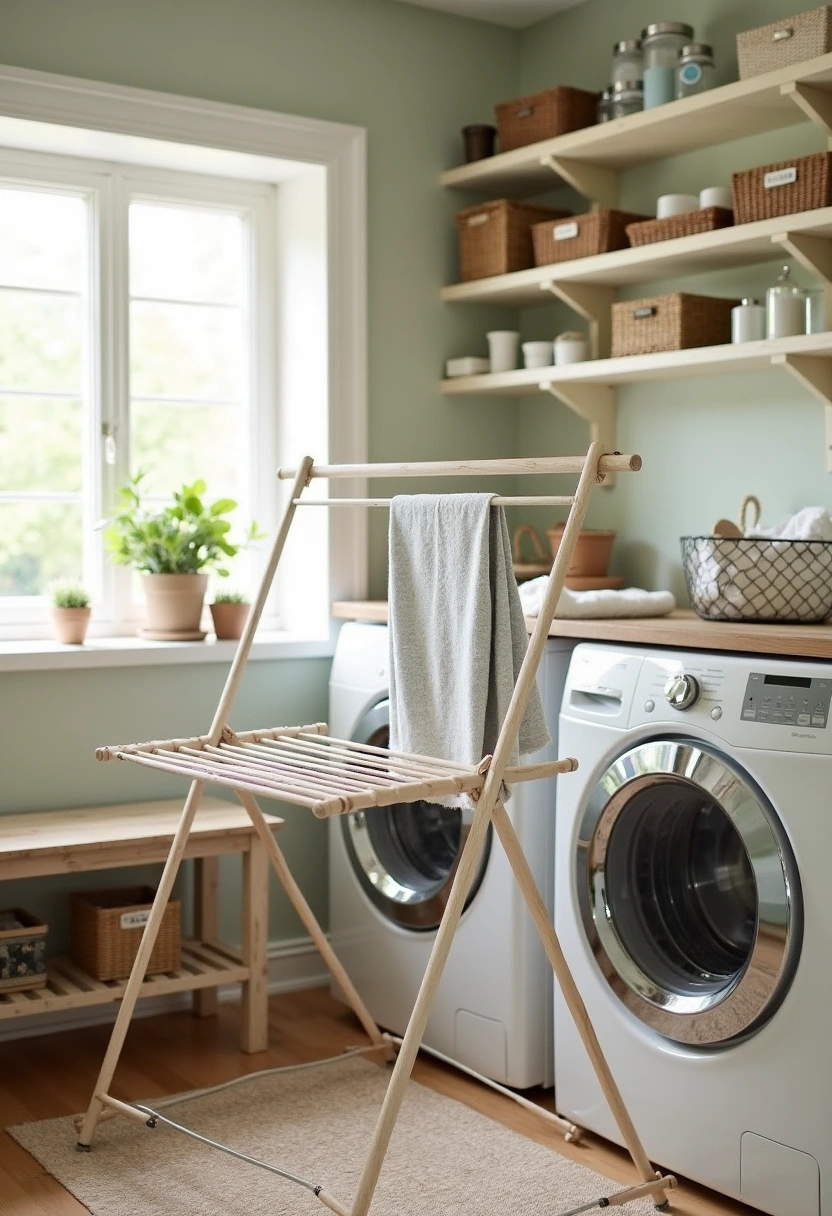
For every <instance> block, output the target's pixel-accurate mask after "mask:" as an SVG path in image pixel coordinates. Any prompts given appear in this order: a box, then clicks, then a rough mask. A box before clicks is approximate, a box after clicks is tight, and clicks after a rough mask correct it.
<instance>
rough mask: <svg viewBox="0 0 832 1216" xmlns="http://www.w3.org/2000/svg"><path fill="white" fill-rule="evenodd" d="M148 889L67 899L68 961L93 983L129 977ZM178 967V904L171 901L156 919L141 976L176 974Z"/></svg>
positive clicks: (92, 893) (149, 894) (147, 904)
mask: <svg viewBox="0 0 832 1216" xmlns="http://www.w3.org/2000/svg"><path fill="white" fill-rule="evenodd" d="M154 895H155V891H154V890H153V888H152V887H122V888H121V889H120V890H114V891H87V892H85V893H84V894H82V895H72V896H71V897H70V904H71V918H70V940H71V949H70V953H71V954H72V958H73V960H74V961H75V962H76V963H77V964H78V966H79V967H83V969H84V971H86V972H87V973H88V974H89V975H91V976H93V977H94V978H95V979H97V980H120V979H124V978H125V977H126V976H128V975H129V974H130V970H131V968H132V966H133V962H134V961H135V958H136V954H137V953H138V949H139V942H140V941H141V939H142V933H143V932H144V926H145V924H146V923H147V920H148V917H149V915H150V906H151V904H152V903H153V897H154ZM181 962H182V939H181V929H180V904H179V900H177V899H171V900H169V901H168V906H167V907H166V908H165V912H164V915H163V916H162V923H161V926H160V928H159V935H158V937H157V938H156V944H155V945H154V947H153V952H152V953H151V955H150V963H149V964H148V968H147V974H148V975H157V974H159V973H160V972H162V971H177V970H178V969H179V967H180V965H181Z"/></svg>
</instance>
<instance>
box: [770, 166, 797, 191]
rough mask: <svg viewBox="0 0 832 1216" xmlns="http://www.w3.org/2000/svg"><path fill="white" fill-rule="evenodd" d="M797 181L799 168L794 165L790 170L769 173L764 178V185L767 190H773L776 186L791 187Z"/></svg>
mask: <svg viewBox="0 0 832 1216" xmlns="http://www.w3.org/2000/svg"><path fill="white" fill-rule="evenodd" d="M796 181H797V168H796V166H795V165H792V167H791V168H790V169H775V170H774V171H773V172H772V173H767V174H766V175H765V177H764V178H763V185H764V187H765V188H766V190H771V189H772V188H773V187H774V186H789V185H791V183H792V182H796Z"/></svg>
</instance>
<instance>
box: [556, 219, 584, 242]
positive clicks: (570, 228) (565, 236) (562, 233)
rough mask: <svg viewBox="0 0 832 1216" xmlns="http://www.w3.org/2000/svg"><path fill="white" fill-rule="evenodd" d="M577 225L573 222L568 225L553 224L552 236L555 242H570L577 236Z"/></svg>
mask: <svg viewBox="0 0 832 1216" xmlns="http://www.w3.org/2000/svg"><path fill="white" fill-rule="evenodd" d="M578 231H579V229H578V225H577V223H576V222H575V220H572V221H571V223H569V224H555V226H554V228H553V230H552V235H553V236H554V238H555V240H556V241H571V240H572V237H573V236H577V235H578Z"/></svg>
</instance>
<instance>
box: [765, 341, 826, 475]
mask: <svg viewBox="0 0 832 1216" xmlns="http://www.w3.org/2000/svg"><path fill="white" fill-rule="evenodd" d="M771 362H772V366H773V367H782V368H784V369H785V370H786V371H787V372H789V374H790V375H792V376H794V378H795V380H797V381H799V383H800V384H802V385H803V387H804V388H805V389H808V391H809V392H810V393H811V394H812V396H813V397H816V398H817V399H818V401H821V402H822V403H823V404H824V405H825V406H826V409H825V410H824V414H825V427H826V438H825V447H826V471H827V473H832V359H819V358H817V357H816V356H813V355H773V356H772V359H771Z"/></svg>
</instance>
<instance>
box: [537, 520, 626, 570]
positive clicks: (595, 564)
mask: <svg viewBox="0 0 832 1216" xmlns="http://www.w3.org/2000/svg"><path fill="white" fill-rule="evenodd" d="M615 536H616V534H615V532H605V531H603V530H601V529H593V528H587V529H585V530H584V531H582V532H580V533H579V534H578V540H577V543H576V545H575V549H574V552H573V554H572V561H571V562H570V563H569V565H568V567H567V570H566V573H567V575H571V576H576V577H582V578H603V577H604V575H606V573H607V567H608V566H609V564H610V557H611V556H612V546H613V542H614V540H615ZM546 537H547V539H548V541H549V545H550V547H551V550H552V557H555V555H556V554H557V551H558V549H559V548H560V542H561V538H562V537H563V526H562V525H561V526H560V527H558V528H549V529H548V530H547V532H546Z"/></svg>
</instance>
